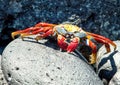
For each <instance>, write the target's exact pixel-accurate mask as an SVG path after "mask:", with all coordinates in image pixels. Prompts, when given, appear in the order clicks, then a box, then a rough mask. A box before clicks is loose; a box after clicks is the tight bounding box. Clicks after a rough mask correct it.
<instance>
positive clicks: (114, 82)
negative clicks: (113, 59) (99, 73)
mask: <svg viewBox="0 0 120 85" xmlns="http://www.w3.org/2000/svg"><path fill="white" fill-rule="evenodd" d="M109 85H120V70H118V71H117V72H116V74H115V75H114V76H113V78H112V79H111V80H110V82H109Z"/></svg>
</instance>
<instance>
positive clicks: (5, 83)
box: [0, 55, 8, 85]
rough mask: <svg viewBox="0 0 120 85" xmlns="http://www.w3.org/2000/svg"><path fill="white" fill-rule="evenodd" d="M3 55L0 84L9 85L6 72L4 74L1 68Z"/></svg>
mask: <svg viewBox="0 0 120 85" xmlns="http://www.w3.org/2000/svg"><path fill="white" fill-rule="evenodd" d="M1 57H2V56H1V55H0V85H8V83H7V81H6V79H5V77H4V74H3V71H2V69H1Z"/></svg>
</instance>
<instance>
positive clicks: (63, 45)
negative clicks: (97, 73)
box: [57, 35, 68, 50]
mask: <svg viewBox="0 0 120 85" xmlns="http://www.w3.org/2000/svg"><path fill="white" fill-rule="evenodd" d="M65 40H66V38H65V37H63V36H62V35H58V36H57V42H58V45H59V47H60V48H61V49H63V50H66V49H67V46H68V43H67V42H66V41H65Z"/></svg>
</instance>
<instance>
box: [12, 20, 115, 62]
mask: <svg viewBox="0 0 120 85" xmlns="http://www.w3.org/2000/svg"><path fill="white" fill-rule="evenodd" d="M16 35H20V36H21V38H22V39H24V37H26V36H30V35H37V36H36V37H35V40H36V41H38V40H41V39H43V38H46V37H48V36H52V37H54V38H55V39H56V40H57V43H58V46H59V47H60V48H61V49H62V50H65V51H67V52H68V53H70V52H73V51H74V50H75V49H77V47H78V46H79V45H87V46H89V47H90V48H91V49H92V53H91V55H90V60H89V63H90V64H94V63H95V62H96V56H97V46H96V44H95V42H98V43H102V44H104V45H105V47H106V51H107V53H108V52H110V51H111V49H110V44H111V45H112V46H113V47H114V50H115V49H116V44H115V43H114V42H113V41H111V40H110V39H108V38H106V37H103V36H101V35H98V34H94V33H90V32H86V31H84V30H83V29H82V28H80V27H78V26H76V25H72V24H58V25H57V24H50V23H45V22H40V23H38V24H36V25H35V26H33V27H29V28H26V29H24V30H18V31H15V32H12V34H11V36H12V38H13V39H14V38H15V36H16Z"/></svg>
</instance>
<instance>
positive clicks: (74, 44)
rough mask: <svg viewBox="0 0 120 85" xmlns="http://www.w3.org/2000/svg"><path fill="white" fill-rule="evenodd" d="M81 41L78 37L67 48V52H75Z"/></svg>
mask: <svg viewBox="0 0 120 85" xmlns="http://www.w3.org/2000/svg"><path fill="white" fill-rule="evenodd" d="M79 41H80V39H79V38H78V37H75V38H73V39H72V41H71V42H70V44H69V45H68V47H67V52H68V53H70V52H72V51H74V50H75V49H76V48H77V46H78V44H79Z"/></svg>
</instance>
